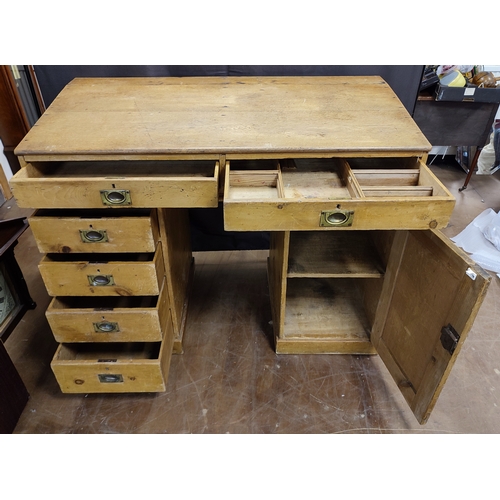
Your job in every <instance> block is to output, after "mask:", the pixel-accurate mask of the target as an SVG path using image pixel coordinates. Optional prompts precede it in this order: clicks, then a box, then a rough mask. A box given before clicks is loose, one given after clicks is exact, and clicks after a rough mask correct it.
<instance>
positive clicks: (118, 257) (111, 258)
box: [41, 252, 155, 264]
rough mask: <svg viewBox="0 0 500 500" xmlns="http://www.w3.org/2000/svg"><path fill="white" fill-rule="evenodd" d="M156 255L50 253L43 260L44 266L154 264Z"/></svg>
mask: <svg viewBox="0 0 500 500" xmlns="http://www.w3.org/2000/svg"><path fill="white" fill-rule="evenodd" d="M154 257H155V254H154V253H152V252H150V253H99V254H96V253H88V254H86V253H80V254H72V253H68V254H59V253H48V254H46V255H45V256H44V257H43V258H42V261H41V263H42V264H51V263H54V264H56V263H59V262H63V263H66V264H67V263H77V262H81V263H85V264H107V263H110V262H153V261H154Z"/></svg>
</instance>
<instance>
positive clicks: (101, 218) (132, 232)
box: [29, 209, 158, 253]
mask: <svg viewBox="0 0 500 500" xmlns="http://www.w3.org/2000/svg"><path fill="white" fill-rule="evenodd" d="M29 224H30V227H31V230H32V232H33V236H34V237H35V241H36V243H37V246H38V249H39V250H40V252H42V253H71V252H75V253H87V252H154V251H155V248H156V243H157V242H158V221H157V215H156V210H155V209H138V210H134V209H122V210H113V211H112V212H110V211H109V210H107V209H102V210H99V209H96V210H50V209H42V210H37V211H36V212H35V213H34V214H33V215H32V216H31V217H30V218H29Z"/></svg>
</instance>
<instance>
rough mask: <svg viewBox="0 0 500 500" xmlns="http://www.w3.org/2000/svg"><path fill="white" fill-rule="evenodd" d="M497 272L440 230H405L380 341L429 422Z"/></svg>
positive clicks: (393, 260) (380, 314)
mask: <svg viewBox="0 0 500 500" xmlns="http://www.w3.org/2000/svg"><path fill="white" fill-rule="evenodd" d="M490 281H491V277H490V276H489V275H488V274H487V273H486V271H484V270H483V269H482V268H481V267H479V266H478V265H477V264H475V263H474V262H473V261H472V260H471V259H470V258H468V256H467V255H466V254H465V253H464V252H463V251H462V250H460V249H459V248H458V247H456V246H455V245H454V244H453V243H452V242H451V241H450V240H449V239H448V238H446V237H445V236H444V235H443V234H442V233H441V232H439V231H433V230H429V231H397V232H396V234H395V238H394V243H393V245H392V250H391V254H390V258H389V263H388V266H387V272H386V276H385V279H384V285H383V290H382V295H381V299H380V301H379V305H378V308H377V314H376V318H375V322H374V325H373V329H372V337H371V340H372V343H373V345H374V347H375V349H376V350H377V352H378V354H379V355H380V357H381V359H382V360H383V362H384V363H385V365H386V367H387V368H388V370H389V372H390V373H391V375H392V377H393V378H394V380H395V381H396V383H397V385H398V387H399V389H400V390H401V392H402V394H403V395H404V397H405V399H406V401H407V402H408V404H409V405H410V408H411V409H412V411H413V413H414V414H415V417H416V418H417V420H418V421H419V422H420V423H421V424H424V423H425V422H427V420H428V418H429V416H430V413H431V411H432V408H433V407H434V404H435V403H436V400H437V398H438V396H439V393H440V392H441V389H442V387H443V385H444V384H445V382H446V379H447V378H448V374H449V372H450V370H451V368H452V366H453V363H454V362H455V359H456V357H457V355H458V353H459V352H460V348H461V346H462V344H463V342H464V340H465V338H466V336H467V333H468V332H469V330H470V328H471V326H472V324H473V322H474V319H475V317H476V314H477V312H478V310H479V307H480V306H481V303H482V301H483V298H484V296H485V294H486V290H487V288H488V285H489V282H490Z"/></svg>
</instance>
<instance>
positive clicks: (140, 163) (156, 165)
mask: <svg viewBox="0 0 500 500" xmlns="http://www.w3.org/2000/svg"><path fill="white" fill-rule="evenodd" d="M215 168H216V165H215V162H214V161H212V160H165V161H162V160H152V161H146V160H127V161H125V160H117V161H47V162H33V163H28V164H27V165H26V168H25V169H23V171H24V172H25V175H26V177H28V178H34V179H36V178H41V177H43V178H48V179H50V178H67V179H76V178H79V177H81V178H84V179H85V180H88V179H89V178H113V177H116V178H117V179H124V178H136V177H141V178H144V177H145V178H151V177H161V178H164V177H168V178H185V177H195V178H213V177H214V175H215Z"/></svg>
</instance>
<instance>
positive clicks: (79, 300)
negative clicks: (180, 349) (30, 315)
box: [49, 295, 159, 312]
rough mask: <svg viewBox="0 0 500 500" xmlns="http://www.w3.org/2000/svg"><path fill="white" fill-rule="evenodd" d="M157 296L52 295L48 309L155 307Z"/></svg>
mask: <svg viewBox="0 0 500 500" xmlns="http://www.w3.org/2000/svg"><path fill="white" fill-rule="evenodd" d="M158 299H159V296H154V295H153V296H144V297H106V296H104V297H99V298H95V297H54V298H53V299H52V302H51V303H50V306H49V310H51V311H62V310H66V309H71V310H75V309H78V310H82V309H88V310H91V311H103V312H104V311H113V310H115V309H127V310H130V309H146V308H156V307H157V305H158Z"/></svg>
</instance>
